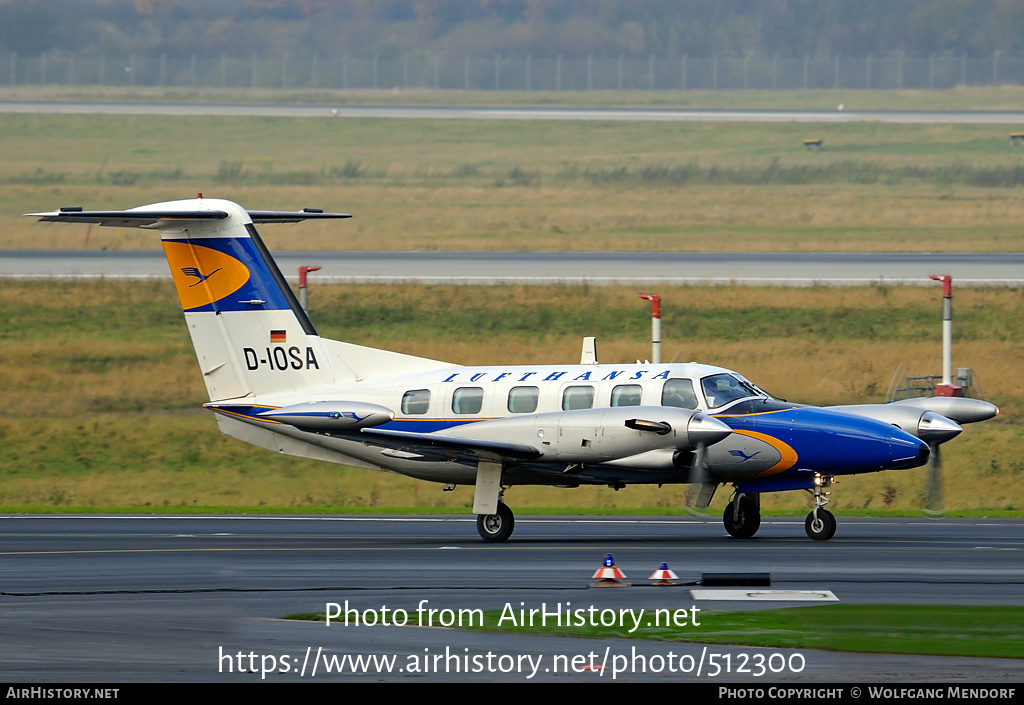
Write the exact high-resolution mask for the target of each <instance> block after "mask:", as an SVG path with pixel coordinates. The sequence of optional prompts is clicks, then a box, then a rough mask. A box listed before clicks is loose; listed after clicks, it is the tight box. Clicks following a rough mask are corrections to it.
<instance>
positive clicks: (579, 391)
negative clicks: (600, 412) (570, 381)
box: [562, 385, 594, 411]
mask: <svg viewBox="0 0 1024 705" xmlns="http://www.w3.org/2000/svg"><path fill="white" fill-rule="evenodd" d="M593 406H594V388H593V387H591V386H590V385H579V386H575V387H566V388H565V391H564V392H562V411H573V410H574V409H590V408H592V407H593Z"/></svg>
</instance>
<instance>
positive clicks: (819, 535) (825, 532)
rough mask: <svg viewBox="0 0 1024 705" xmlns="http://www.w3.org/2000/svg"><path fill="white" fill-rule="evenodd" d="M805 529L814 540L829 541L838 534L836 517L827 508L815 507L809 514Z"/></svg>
mask: <svg viewBox="0 0 1024 705" xmlns="http://www.w3.org/2000/svg"><path fill="white" fill-rule="evenodd" d="M804 530H805V531H806V532H807V537H808V538H810V539H811V540H813V541H828V540H829V539H830V538H832V537H833V536H835V534H836V518H835V516H834V515H833V514H832V512H830V511H829V510H827V509H815V510H814V511H813V512H811V513H810V514H808V515H807V519H806V520H805V521H804Z"/></svg>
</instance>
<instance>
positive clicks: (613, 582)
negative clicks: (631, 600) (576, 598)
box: [590, 553, 629, 587]
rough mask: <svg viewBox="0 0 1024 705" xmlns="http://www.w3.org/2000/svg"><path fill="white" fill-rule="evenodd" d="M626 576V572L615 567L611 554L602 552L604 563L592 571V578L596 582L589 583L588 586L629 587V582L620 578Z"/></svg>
mask: <svg viewBox="0 0 1024 705" xmlns="http://www.w3.org/2000/svg"><path fill="white" fill-rule="evenodd" d="M625 577H626V574H625V573H623V572H622V571H621V570H619V569H618V568H616V567H615V559H614V558H613V557H612V554H610V553H606V554H604V563H602V564H601V567H600V568H598V569H597V570H595V571H594V575H593V576H592V578H591V579H592V580H594V581H596V582H592V583H590V587H629V583H624V582H622V579H623V578H625Z"/></svg>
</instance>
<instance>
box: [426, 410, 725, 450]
mask: <svg viewBox="0 0 1024 705" xmlns="http://www.w3.org/2000/svg"><path fill="white" fill-rule="evenodd" d="M731 433H732V429H731V428H729V427H728V426H727V425H725V424H724V423H722V422H721V421H719V420H718V419H715V418H712V417H710V416H707V415H705V414H703V413H701V412H699V411H695V410H692V409H680V408H677V407H670V406H626V407H615V408H610V409H577V410H574V411H556V412H552V413H546V414H529V415H524V416H516V417H510V418H503V419H495V420H494V421H481V422H480V423H474V424H466V425H464V426H458V427H456V428H452V429H448V430H445V431H438V432H437V433H436V434H435V435H445V436H452V437H455V438H473V439H479V440H486V441H496V442H506V443H520V444H521V443H524V442H525V443H529V444H530V445H533V446H535V447H536V448H538V449H539V450H540V451H541V452H542V453H543V457H544V459H545V460H556V461H559V462H564V463H588V464H595V463H606V462H609V461H613V460H617V459H620V458H629V457H631V456H636V455H639V454H642V453H648V452H649V451H656V450H667V451H669V452H668V458H669V461H670V462H671V456H672V454H673V453H674V452H675V451H677V450H683V451H688V450H692V449H694V448H696V447H697V446H698V445H700V444H704V445H711V444H713V443H717V442H719V441H721V440H723V439H725V438H727V437H728V436H729V434H731ZM526 439H530V440H526Z"/></svg>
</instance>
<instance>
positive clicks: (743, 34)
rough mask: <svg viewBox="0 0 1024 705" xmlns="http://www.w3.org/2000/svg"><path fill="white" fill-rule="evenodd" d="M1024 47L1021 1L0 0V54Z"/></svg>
mask: <svg viewBox="0 0 1024 705" xmlns="http://www.w3.org/2000/svg"><path fill="white" fill-rule="evenodd" d="M997 51H998V52H1004V53H1011V54H1012V53H1022V52H1024V1H1022V0H0V52H6V53H8V54H17V55H19V56H23V57H33V56H41V55H43V54H52V53H64V54H77V55H80V56H99V55H101V54H109V55H119V56H128V55H131V54H139V55H149V56H156V55H169V56H176V57H185V56H192V55H198V56H200V57H217V56H224V55H229V56H249V55H252V54H260V55H270V54H280V53H282V52H305V53H316V54H320V55H323V56H337V55H341V54H350V55H362V56H371V55H382V56H400V55H403V54H410V53H435V54H445V55H458V56H461V55H474V56H485V55H491V56H493V55H495V54H502V55H506V56H510V55H512V56H527V55H532V56H535V57H548V58H550V57H555V56H558V55H565V56H576V57H581V56H596V57H604V58H608V57H618V56H626V57H637V58H638V57H649V56H652V55H654V56H657V57H661V58H670V57H681V56H684V55H686V56H691V57H710V56H713V55H716V54H731V55H735V56H743V55H747V54H759V55H762V56H772V55H779V56H791V57H796V56H800V57H804V56H811V57H830V56H836V55H842V56H868V55H885V54H896V53H905V54H910V55H917V56H931V55H936V54H938V55H957V56H960V55H964V54H967V55H971V56H981V55H991V54H993V53H994V52H997Z"/></svg>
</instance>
